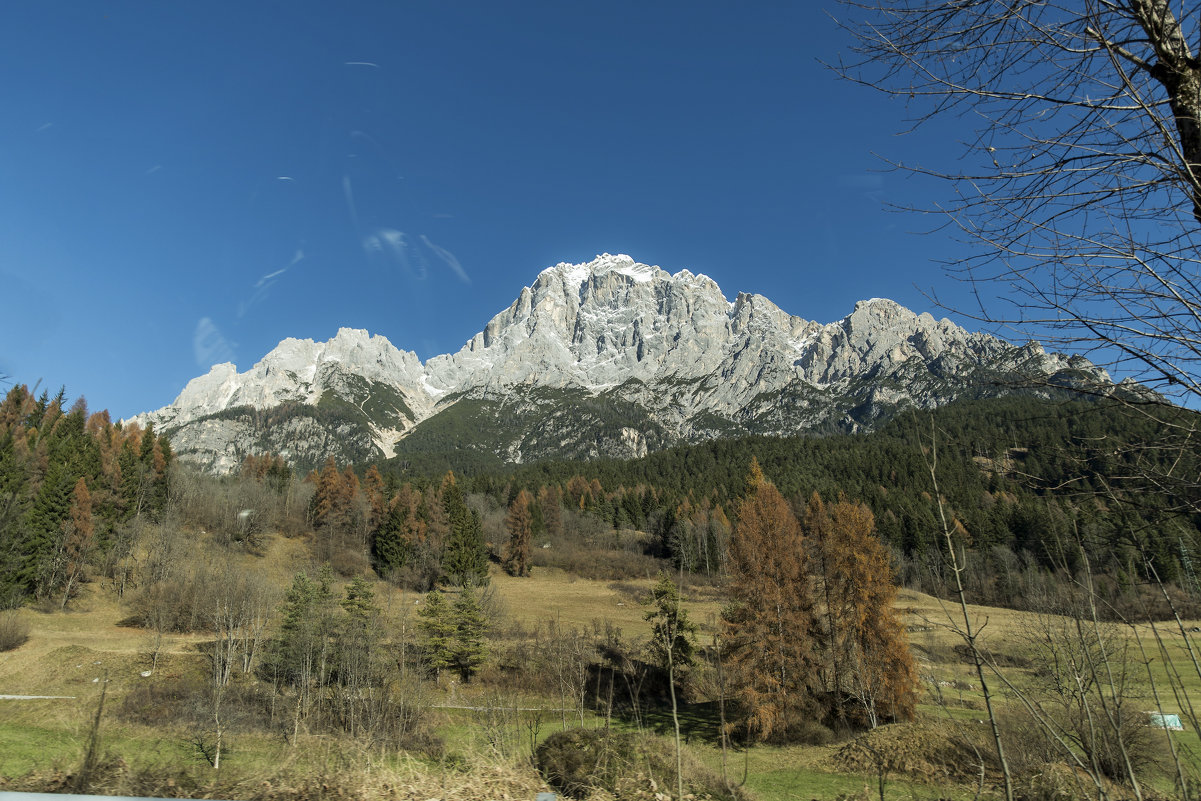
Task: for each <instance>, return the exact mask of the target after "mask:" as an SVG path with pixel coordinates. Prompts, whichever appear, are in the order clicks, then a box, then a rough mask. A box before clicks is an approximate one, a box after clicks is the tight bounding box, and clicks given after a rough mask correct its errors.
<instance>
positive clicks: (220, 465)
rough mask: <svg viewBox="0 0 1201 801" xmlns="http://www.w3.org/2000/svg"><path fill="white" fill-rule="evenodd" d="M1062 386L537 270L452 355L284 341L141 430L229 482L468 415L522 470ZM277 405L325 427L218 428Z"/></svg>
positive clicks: (758, 305)
mask: <svg viewBox="0 0 1201 801" xmlns="http://www.w3.org/2000/svg"><path fill="white" fill-rule="evenodd" d="M1065 370H1073V371H1083V372H1085V373H1088V374H1089V375H1090V376H1092V377H1094V378H1099V379H1102V380H1104V379H1105V376H1104V373H1103V371H1100V370H1098V369H1097V368H1095V367H1093V366H1092V365H1091V364H1089V363H1088V362H1087V361H1086V360H1084V359H1081V358H1079V357H1075V358H1068V357H1064V356H1060V355H1057V354H1046V353H1044V352H1043V350H1042V348H1041V347H1039V346H1038V345H1034V344H1032V345H1027V346H1024V347H1021V348H1018V347H1015V346H1012V345H1010V344H1008V343H1006V342H1004V341H1002V340H1000V339H997V338H995V337H992V336H990V335H987V334H981V333H971V332H968V331H966V330H964V329H963V328H960V327H959V326H956V325H955V324H953V323H951V322H950V321H949V320H946V319H943V320H936V319H935V318H934V317H932V316H931V315H929V314H915V313H914V312H912V311H910V310H908V309H906V308H904V307H902V306H900V305H898V304H896V303H894V302H893V301H890V300H885V299H880V298H877V299H872V300H865V301H861V302H859V303H857V304H856V306H855V309H854V310H853V311H852V312H851V313H850V314H849V315H847V316H846V317H844V318H842V319H841V320H838V321H836V322H833V323H829V324H824V325H823V324H820V323H816V322H812V321H808V320H804V319H802V318H800V317H796V316H794V315H790V314H788V313H786V312H784V311H783V310H781V309H780V308H779V307H778V306H776V305H775V304H774V303H772V302H771V301H770V300H768V299H767V298H765V297H763V296H762V295H752V294H745V293H740V294H739V295H738V296H737V297H736V298H735V299H734V300H733V301H729V300H727V299H726V297H725V295H724V294H723V293H722V291H721V289H720V288H719V287H718V285H717V284H716V283H715V282H714V281H713V280H712V279H710V278H708V277H707V276H704V275H694V274H693V273H691V272H689V271H687V270H682V271H680V272H677V273H675V274H674V275H669V274H668V273H667V272H665V271H664V270H662V269H660V268H658V267H653V266H649V265H645V264H639V263H637V262H635V261H634V260H633V259H631V258H630V257H629V256H624V255H616V256H614V255H609V254H604V255H602V256H598V257H597V258H596V259H595V260H593V261H592V262H589V263H587V264H566V263H563V264H558V265H555V266H554V267H550V268H548V269H546V270H543V271H542V273H540V274H539V275H538V277H537V279H536V280H535V281H534V283H533V285H532V286H529V287H525V288H523V289H522V290H521V292H520V294H519V295H518V297H517V299H516V300H515V301H514V302H513V303H512V305H510V306H509V307H508V308H507V309H505V310H504V311H502V312H501V313H500V314H497V315H496V316H495V317H493V318H492V320H490V321H489V322H488V324H487V325H486V326H485V327H484V329H483V330H482V331H480V332H479V333H478V334H476V335H475V336H474V337H472V339H471V340H469V341H468V342H467V343H466V344H465V345H464V346H463V347H462V348H461V349H460V350H459V351H458V352H457V353H454V354H447V355H442V356H435V357H433V358H431V359H429V360H428V361H427V362H425V363H424V364H422V363H421V361H420V359H418V358H417V356H416V354H414V353H412V352H409V351H402V350H399V349H397V348H395V347H394V346H393V345H392V344H391V343H390V342H389V341H388V340H387V339H386V338H384V337H382V336H378V335H376V336H370V335H369V334H368V333H367V332H365V331H359V330H353V329H345V328H344V329H341V330H339V331H338V333H337V335H336V336H335V337H334V338H333V339H331V340H329V341H328V342H322V343H318V342H313V341H312V340H297V339H286V340H284V341H283V342H281V343H280V344H279V346H278V347H276V348H275V349H274V350H272V351H271V352H270V353H268V354H267V355H266V356H265V357H264V358H263V359H262V360H261V361H260V362H259V363H258V364H256V365H255V366H254V367H252V368H251V369H250V370H248V371H246V372H245V373H238V372H237V369H236V368H235V367H234V365H232V364H221V365H216V366H214V367H213V368H212V369H211V370H210V371H209V373H208V374H206V375H204V376H200V377H198V378H195V379H193V380H192V381H191V382H189V383H188V385H187V386H186V387H185V388H184V390H183V392H181V393H180V395H179V397H178V398H177V399H176V400H175V401H174V402H173V403H172V404H171V405H170V406H167V407H165V408H163V409H160V410H158V411H155V412H150V413H147V414H143V415H139V416H138V418H136V419H138V421H139V422H141V423H143V424H145V423H147V422H154V423H155V425H156V426H158V427H159V429H160V430H165V431H166V432H167V433H169V434H170V435H171V436H172V440H173V442H174V444H175V447H176V449H177V451H178V452H179V453H180V454H181V455H182V456H184V457H185V458H189V459H192V460H194V461H197V462H199V463H201V464H203V465H205V466H206V467H208V468H210V469H213V470H216V471H219V472H224V471H228V470H231V469H233V468H234V467H235V466H236V465H237V464H238V463H239V462H240V460H241V458H242V457H243V456H244V455H245V454H246V453H251V452H259V451H262V450H277V451H287V452H288V453H289V454H291V455H292V457H293V458H294V459H295V460H296V461H297V462H298V463H299V464H301V465H302V466H307V465H308V463H310V462H311V461H313V460H314V459H315V458H316V457H317V456H320V455H321V454H322V453H324V452H326V450H328V451H329V452H332V453H333V454H334V455H335V456H337V457H339V458H342V459H349V458H355V459H361V458H363V452H364V450H365V449H366V450H370V449H371V448H372V447H373V448H374V449H375V451H376V453H375V456H377V457H381V456H382V457H390V456H393V455H394V454H395V452H396V447H397V442H398V441H400V440H402V439H403V438H404V437H405V436H406V435H409V434H411V433H412V432H414V431H415V430H419V429H420V428H421V427H422V425H423V424H425V423H426V421H434V420H439V421H440V422H437V423H435V422H431V426H432V428H431V429H430V430H431V432H432V431H434V430H438V431H440V432H441V433H439V435H438V436H437V437H434V440H435V441H438V442H442V443H447V442H448V440H447V439H446V437H447V436H448V435H447V434H446V433H445V432H446V431H448V430H460V428H461V427H460V426H459V425H458V424H453V425H451V424H448V423H447V421H448V420H449V419H451V418H454V417H455V416H456V415H458V416H462V414H463V413H465V411H466V409H467V406H462V407H461V408H460V409H459V411H458V412H457V413H456V412H455V411H453V410H454V409H455V407H456V405H458V404H461V403H462V402H463V401H464V400H465V399H469V400H471V401H473V402H475V405H473V406H472V409H473V415H474V420H475V422H474V426H475V428H474V432H475V435H476V436H477V437H478V439H479V443H478V445H477V447H484V448H486V450H488V451H490V452H491V453H493V454H495V456H496V457H497V458H499V459H502V460H507V461H528V460H530V459H538V458H549V457H557V456H565V455H573V456H584V457H587V456H590V455H604V456H621V455H638V454H640V453H645V452H646V450H647V449H648V448H649V449H651V450H653V449H656V448H660V447H664V446H666V445H669V444H672V443H673V442H676V441H698V440H703V439H707V438H712V437H715V436H728V435H732V434H740V433H771V434H791V433H797V432H799V431H831V430H855V429H857V428H860V427H870V426H872V425H875V424H877V423H878V422H880V421H882V420H885V419H887V418H888V417H890V416H891V413H892V412H894V411H895V410H896V409H897V408H901V407H904V406H907V405H917V406H921V407H931V406H937V405H941V404H943V403H946V402H948V401H950V400H953V399H955V398H956V397H962V396H964V395H970V396H979V395H980V394H988V393H996V392H999V391H1003V390H1002V389H1001V388H1000V385H999V384H998V383H997V381H998V379H999V378H1001V377H1004V376H1010V377H1011V376H1012V374H1014V373H1020V374H1023V375H1039V376H1046V375H1051V374H1055V373H1058V372H1061V371H1065ZM552 390H553V391H552ZM482 401H487V402H486V403H482V404H481V403H480V402H482ZM281 404H286V405H289V408H294V407H304V408H309V407H315V408H317V409H319V410H321V411H322V412H323V414H321V415H315V416H314V415H311V416H309V417H306V418H305V420H307V421H308V422H307V423H305V425H304V426H303V427H302V428H303V430H299V429H297V424H296V422H295V421H296V420H297V419H299V418H297V417H296V416H295V415H293V416H292V418H290V419H291V420H292V421H293V423H292V426H291V428H290V429H284V428H279V427H273V426H272V425H268V424H264V423H262V422H261V421H256V420H255V419H253V415H252V416H250V417H247V416H245V415H241V416H239V415H230V414H229V413H228V412H229V410H231V409H239V408H243V407H248V408H250V409H259V410H263V409H271V408H274V407H277V406H280V405H281ZM589 406H591V409H592V412H588V411H587V409H588V408H589ZM602 409H608V411H605V412H603V413H602V412H601V410H602ZM618 409H620V412H617V411H615V410H618ZM446 415H451V418H447V417H446ZM619 419H620V420H621V421H624V423H623V424H622V425H616V424H615V423H614V421H615V420H619ZM531 427H535V428H536V430H533V429H531ZM506 429H509V430H507V431H506ZM314 439H316V440H320V441H321V442H322V443H324V444H322V445H317V444H315V442H314ZM365 439H366V441H369V442H370V443H372V445H369V446H365V441H364V440H365ZM422 439H423V438H421V437H418V438H416V439H415V440H414V442H413V445H414V446H415V447H416V446H418V441H419V440H422ZM424 439H426V440H428V439H430V437H426V438H424ZM342 442H345V443H347V444H346V446H345V447H342V446H341V444H340V443H342ZM484 443H487V445H486V446H485V445H484ZM401 447H402V448H403V446H401ZM421 447H428V443H426V444H425V445H422V446H421ZM316 460H317V461H320V459H319V458H316Z"/></svg>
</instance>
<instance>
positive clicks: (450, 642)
mask: <svg viewBox="0 0 1201 801" xmlns="http://www.w3.org/2000/svg"><path fill="white" fill-rule="evenodd" d="M417 617H418V618H420V620H418V621H417V627H418V628H420V629H421V632H422V634H423V635H424V636H425V642H424V649H425V659H426V662H427V663H428V664H429V666H430V669H431V670H433V671H434V677H435V678H437V676H438V674H439V673H440V672H441V671H442V670H444V669H445V668H448V667H450V666H451V664H453V661H454V648H455V622H454V619H453V617H452V616H451V609H450V606H449V605H448V604H447V603H446V598H445V597H444V596H443V595H442V591H441V590H434V591H433V592H431V593H429V594H428V595H426V596H425V603H424V604H422V606H421V609H419V610H418V611H417Z"/></svg>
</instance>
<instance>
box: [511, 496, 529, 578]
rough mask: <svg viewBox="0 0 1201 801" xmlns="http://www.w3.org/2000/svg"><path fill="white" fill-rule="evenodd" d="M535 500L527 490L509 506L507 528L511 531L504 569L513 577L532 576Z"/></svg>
mask: <svg viewBox="0 0 1201 801" xmlns="http://www.w3.org/2000/svg"><path fill="white" fill-rule="evenodd" d="M532 501H533V499H532V498H531V497H530V494H529V493H528V492H526V491H525V490H522V491H521V492H519V493H517V497H516V498H514V499H513V502H512V503H511V504H509V513H508V514H507V515H506V516H505V528H507V529H508V530H509V546H508V548H506V549H505V560H504V568H505V571H506V572H508V573H509V575H512V576H528V575H529V574H530V549H531V547H532V540H533V535H534V515H533V510H532V508H531V504H532Z"/></svg>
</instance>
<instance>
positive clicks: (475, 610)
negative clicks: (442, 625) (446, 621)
mask: <svg viewBox="0 0 1201 801" xmlns="http://www.w3.org/2000/svg"><path fill="white" fill-rule="evenodd" d="M452 612H453V619H454V624H455V638H454V639H455V649H454V656H453V658H452V660H451V664H452V665H453V666H454V667H455V669H456V670H458V671H459V678H461V679H462V680H463V682H464V683H467V682H469V681H471V677H472V675H473V674H474V673H475V671H476V669H477V668H479V666H480V665H482V664H483V663H484V661H485V660H486V659H487V658H488V647H487V645H486V644H485V642H484V635H485V634H486V633H487V630H488V621H487V619H486V618H485V617H484V610H483V608H482V607H481V606H480V602H479V598H477V597H476V595H475V590H473V589H472V588H471V586H470V585H469V586H466V587H464V588H463V589H462V591H461V592H460V593H459V597H458V598H456V599H455V603H454V607H453V609H452Z"/></svg>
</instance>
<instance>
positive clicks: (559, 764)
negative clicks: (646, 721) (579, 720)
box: [534, 729, 633, 798]
mask: <svg viewBox="0 0 1201 801" xmlns="http://www.w3.org/2000/svg"><path fill="white" fill-rule="evenodd" d="M632 752H633V737H631V736H630V735H629V734H627V733H624V732H606V731H605V730H604V729H566V730H564V731H560V732H555V733H554V734H552V735H551V736H550V737H547V738H546V739H545V740H543V741H542V744H541V745H539V746H538V749H537V751H535V752H534V763H535V764H536V765H537V766H538V770H539V771H541V773H542V776H543V778H545V779H546V783H547V784H549V785H550V786H551V787H553V788H555V789H556V790H558V791H559V792H561V793H563V794H564V795H569V796H572V797H574V798H583V797H584V796H586V795H588V793H590V792H591V791H592V790H602V789H603V790H609V791H610V792H611V791H612V790H613V789H614V787H615V786H616V784H617V779H618V777H620V776H622V775H623V774H626V773H629V772H630V767H631V766H630V764H629V762H628V760H629V755H630V754H631V753H632Z"/></svg>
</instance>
